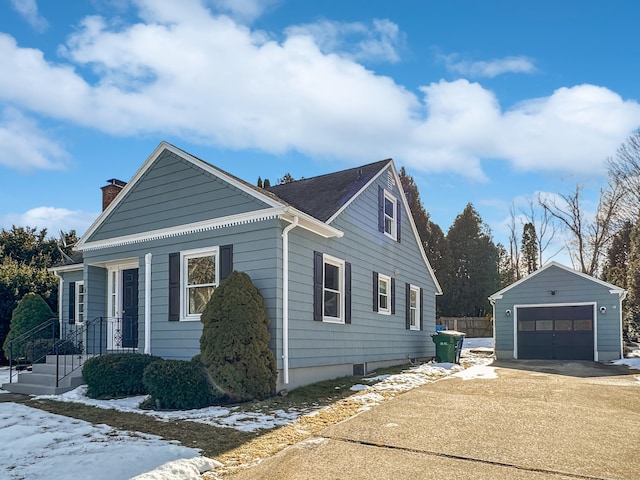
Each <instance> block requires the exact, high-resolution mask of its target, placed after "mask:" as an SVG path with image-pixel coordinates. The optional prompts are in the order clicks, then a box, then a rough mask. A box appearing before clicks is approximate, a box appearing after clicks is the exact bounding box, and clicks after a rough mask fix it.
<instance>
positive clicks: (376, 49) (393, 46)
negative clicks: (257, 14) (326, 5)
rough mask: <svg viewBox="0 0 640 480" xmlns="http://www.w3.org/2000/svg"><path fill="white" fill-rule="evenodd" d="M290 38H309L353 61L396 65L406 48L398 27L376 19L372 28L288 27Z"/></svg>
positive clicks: (320, 24) (327, 24) (327, 22)
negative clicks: (400, 52)
mask: <svg viewBox="0 0 640 480" xmlns="http://www.w3.org/2000/svg"><path fill="white" fill-rule="evenodd" d="M286 33H287V35H289V36H306V35H308V36H310V37H312V38H313V40H314V41H315V43H316V44H317V45H318V47H319V48H320V50H321V51H322V52H323V53H325V54H329V53H339V54H340V55H342V56H344V57H346V58H350V59H352V60H354V61H363V62H366V61H374V62H381V61H384V62H391V63H395V62H398V61H399V60H400V55H399V53H398V50H399V49H400V48H402V46H403V45H404V41H405V37H404V34H403V33H402V32H401V31H400V29H399V28H398V25H396V24H395V23H393V22H391V21H390V20H386V19H382V20H381V19H374V20H373V21H372V25H371V26H367V25H365V24H364V23H360V22H352V23H346V22H336V21H331V20H320V21H318V22H315V23H310V24H305V25H295V26H292V27H289V28H287V30H286Z"/></svg>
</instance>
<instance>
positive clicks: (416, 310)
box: [409, 285, 421, 330]
mask: <svg viewBox="0 0 640 480" xmlns="http://www.w3.org/2000/svg"><path fill="white" fill-rule="evenodd" d="M420 307H421V305H420V287H416V286H415V285H411V286H410V287H409V328H410V329H411V330H420Z"/></svg>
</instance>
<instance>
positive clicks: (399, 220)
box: [396, 199, 402, 243]
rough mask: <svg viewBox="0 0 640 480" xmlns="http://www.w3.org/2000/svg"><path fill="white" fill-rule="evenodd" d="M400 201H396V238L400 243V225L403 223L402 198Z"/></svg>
mask: <svg viewBox="0 0 640 480" xmlns="http://www.w3.org/2000/svg"><path fill="white" fill-rule="evenodd" d="M397 202H398V203H396V206H397V208H396V215H397V217H398V218H396V240H398V243H400V225H401V224H402V204H401V203H400V199H398V200H397Z"/></svg>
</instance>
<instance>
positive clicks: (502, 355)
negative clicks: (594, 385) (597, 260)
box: [489, 262, 627, 362]
mask: <svg viewBox="0 0 640 480" xmlns="http://www.w3.org/2000/svg"><path fill="white" fill-rule="evenodd" d="M626 293H627V292H626V291H625V290H624V289H622V288H620V287H616V286H615V285H611V284H610V283H606V282H603V281H602V280H598V279H597V278H594V277H591V276H589V275H586V274H584V273H581V272H577V271H575V270H573V269H571V268H569V267H566V266H564V265H561V264H559V263H557V262H551V263H549V264H547V265H545V266H544V267H542V268H540V269H539V270H537V271H535V272H533V273H532V274H530V275H528V276H526V277H524V278H522V279H521V280H519V281H517V282H515V283H513V284H511V285H509V286H508V287H506V288H504V289H502V290H500V291H499V292H497V293H494V294H493V295H491V296H490V297H489V300H490V301H491V304H492V305H493V318H494V323H493V325H494V327H493V328H494V332H493V336H494V340H495V354H496V358H497V359H541V360H544V359H546V360H595V361H600V362H603V361H608V360H617V359H619V358H622V352H623V349H622V301H623V300H624V298H625V296H626Z"/></svg>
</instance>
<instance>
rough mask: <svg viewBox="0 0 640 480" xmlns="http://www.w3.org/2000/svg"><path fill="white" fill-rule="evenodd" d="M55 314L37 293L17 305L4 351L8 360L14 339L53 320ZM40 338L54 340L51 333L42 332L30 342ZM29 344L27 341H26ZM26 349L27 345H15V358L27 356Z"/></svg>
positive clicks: (23, 298)
mask: <svg viewBox="0 0 640 480" xmlns="http://www.w3.org/2000/svg"><path fill="white" fill-rule="evenodd" d="M54 316H55V314H54V313H53V312H52V311H51V308H49V305H47V302H45V301H44V300H43V298H42V297H41V296H40V295H37V294H35V293H27V294H26V295H25V296H24V297H22V299H21V300H20V301H19V302H18V305H16V308H15V309H14V310H13V313H12V314H11V323H10V325H11V326H10V329H9V334H8V335H7V338H6V339H5V341H4V345H3V349H4V354H5V356H6V357H7V358H9V355H10V352H9V344H10V343H11V341H12V340H13V339H14V338H17V337H19V336H20V335H22V334H23V333H27V332H28V331H29V330H31V329H32V328H35V327H37V326H38V325H40V324H41V323H44V322H46V321H47V320H49V319H50V318H53V317H54ZM39 338H42V339H45V338H50V339H51V338H52V332H51V331H43V332H40V333H39V335H37V336H36V337H34V338H31V339H29V341H31V342H33V341H34V340H37V339H39ZM25 342H27V340H25ZM25 347H26V343H24V342H23V343H21V344H20V345H14V350H13V356H14V357H16V355H25V352H24V349H25Z"/></svg>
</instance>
